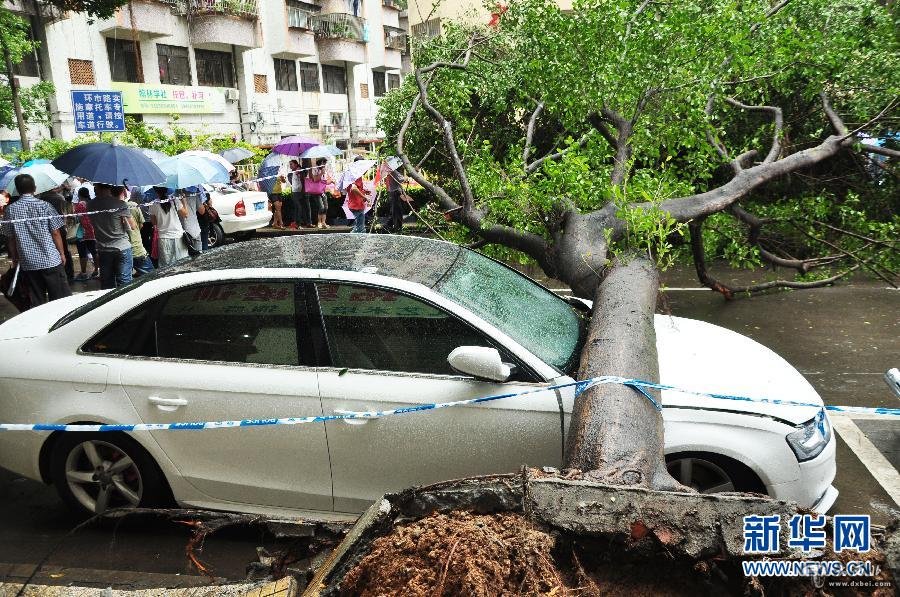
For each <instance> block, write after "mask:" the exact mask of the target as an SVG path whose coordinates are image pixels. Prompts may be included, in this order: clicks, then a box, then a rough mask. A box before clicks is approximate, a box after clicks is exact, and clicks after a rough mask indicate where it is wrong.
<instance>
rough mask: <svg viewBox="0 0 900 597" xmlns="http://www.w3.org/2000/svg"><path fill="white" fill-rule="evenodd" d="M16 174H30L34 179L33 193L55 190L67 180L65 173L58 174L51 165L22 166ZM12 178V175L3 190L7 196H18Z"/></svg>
mask: <svg viewBox="0 0 900 597" xmlns="http://www.w3.org/2000/svg"><path fill="white" fill-rule="evenodd" d="M16 174H30V175H31V177H32V178H34V185H35V193H44V192H46V191H49V190H51V189H55V188H56V187H58V186H61V185H62V183H64V182H66V180H68V178H69V177H68V176H67V175H66V173H65V172H60V171H59V170H57V169H56V168H54V167H53V165H52V164H44V163H41V164H33V165H31V166H23V167H22V168H21V169H20V170H19V171H18V172H16ZM14 177H15V175H13V179H12V180H10V181H9V183H7V185H6V187H5V188H6V191H7V192H8V193H9V194H11V195H18V194H19V191H18V190H17V189H16V186H15V184H16V181H15V178H14Z"/></svg>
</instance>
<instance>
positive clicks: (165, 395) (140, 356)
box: [92, 280, 332, 511]
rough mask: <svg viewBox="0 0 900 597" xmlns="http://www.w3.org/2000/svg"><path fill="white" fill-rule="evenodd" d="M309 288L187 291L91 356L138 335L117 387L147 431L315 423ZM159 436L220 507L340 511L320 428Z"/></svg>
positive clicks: (144, 313) (229, 285) (238, 285)
mask: <svg viewBox="0 0 900 597" xmlns="http://www.w3.org/2000/svg"><path fill="white" fill-rule="evenodd" d="M303 289H304V286H303V285H302V284H296V283H295V282H294V281H291V280H248V281H228V282H213V283H204V284H200V285H195V286H190V287H186V288H181V289H178V290H175V291H172V292H170V293H168V294H167V295H164V296H163V297H160V298H159V299H158V300H157V301H155V303H154V304H153V306H152V307H146V306H144V307H140V308H138V310H137V311H135V312H132V313H131V314H130V315H127V316H125V317H124V318H123V319H122V320H120V322H119V324H118V329H117V330H113V331H112V332H114V333H107V334H101V335H100V336H99V337H98V338H97V339H96V340H95V341H94V342H93V348H92V350H93V351H94V352H98V351H99V352H110V351H115V350H121V348H117V347H116V346H115V344H116V343H117V342H119V343H121V342H122V338H123V336H124V337H131V338H132V340H131V345H130V348H129V349H128V350H129V351H130V352H131V353H132V354H133V356H134V357H135V358H129V359H124V360H123V362H122V365H121V368H120V371H121V378H120V379H121V383H122V385H123V387H124V389H125V391H126V393H127V394H128V397H129V398H130V399H131V402H132V403H133V405H134V407H135V409H136V410H137V412H138V414H139V416H140V417H141V419H142V420H143V421H144V422H153V423H157V422H158V423H183V422H194V421H222V420H239V419H268V418H276V417H288V416H293V417H306V416H318V415H321V414H322V407H321V401H320V399H319V395H318V384H317V379H316V370H315V367H313V366H309V358H308V355H309V354H310V353H311V351H310V350H309V349H308V347H309V343H308V332H307V327H306V325H305V324H304V321H305V302H304V297H303V296H302V294H303ZM152 435H153V439H154V440H155V441H156V442H157V443H158V444H159V446H160V447H161V448H162V450H163V451H164V452H165V453H166V455H167V456H168V457H169V459H170V460H171V461H172V462H173V463H174V465H175V466H176V467H177V469H178V470H179V471H180V473H181V475H182V477H183V478H184V479H185V480H186V481H187V482H188V483H190V484H191V485H192V486H193V487H194V488H195V489H196V490H198V491H200V492H202V493H203V494H205V495H206V496H209V497H211V498H213V499H214V500H220V501H229V502H239V503H245V504H254V505H265V506H275V507H285V508H298V509H308V510H324V511H331V510H332V495H331V470H330V465H329V461H328V449H327V445H326V441H325V428H324V425H323V424H322V423H308V424H302V425H292V426H263V427H240V428H229V429H208V430H197V431H157V432H153V433H152Z"/></svg>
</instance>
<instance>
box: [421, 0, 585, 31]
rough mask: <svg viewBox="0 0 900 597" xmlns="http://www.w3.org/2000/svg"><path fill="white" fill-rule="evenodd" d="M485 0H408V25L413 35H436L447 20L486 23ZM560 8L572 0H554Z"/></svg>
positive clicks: (504, 1)
mask: <svg viewBox="0 0 900 597" xmlns="http://www.w3.org/2000/svg"><path fill="white" fill-rule="evenodd" d="M514 1H515V0H497V1H496V2H495V3H493V4H494V5H495V6H501V5H508V4H510V3H511V2H514ZM486 4H487V5H490V4H492V3H491V2H485V0H409V9H408V10H409V27H410V33H411V34H412V35H413V36H415V37H426V38H429V37H437V36H438V35H440V34H441V27H442V25H443V24H446V23H447V22H448V21H457V22H463V23H466V24H487V23H488V21H490V18H491V11H490V10H488V8H486V6H485V5H486ZM556 4H557V5H558V6H559V7H560V8H561V9H562V10H571V9H572V0H556Z"/></svg>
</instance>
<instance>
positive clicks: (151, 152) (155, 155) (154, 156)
mask: <svg viewBox="0 0 900 597" xmlns="http://www.w3.org/2000/svg"><path fill="white" fill-rule="evenodd" d="M138 151H140V152H141V153H142V154H144V155H145V156H147V157H148V158H150V159H151V160H153V161H154V162H161V161H162V160H167V159H169V158H170V157H172V156H170V155H168V154H165V153H163V152H161V151H157V150H155V149H149V148H147V147H138Z"/></svg>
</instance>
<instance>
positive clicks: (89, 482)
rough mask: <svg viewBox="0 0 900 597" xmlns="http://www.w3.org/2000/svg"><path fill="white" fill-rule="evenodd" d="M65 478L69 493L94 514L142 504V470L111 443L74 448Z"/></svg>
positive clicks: (69, 458) (84, 443)
mask: <svg viewBox="0 0 900 597" xmlns="http://www.w3.org/2000/svg"><path fill="white" fill-rule="evenodd" d="M65 474H66V482H67V484H68V486H69V491H71V492H72V495H73V496H74V497H75V499H77V500H78V501H79V502H80V503H81V505H82V506H84V508H86V509H87V510H89V511H90V512H93V513H94V514H101V513H103V512H105V511H106V510H109V509H111V508H122V507H124V508H135V507H137V506H138V504H140V503H141V498H142V496H143V493H144V485H143V479H142V478H141V472H140V470H139V469H138V467H137V465H136V464H135V463H134V461H133V460H132V459H131V457H130V456H129V455H128V454H126V453H125V452H124V451H123V450H122V449H121V448H119V447H118V446H116V445H114V444H111V443H109V442H104V441H100V440H88V441H84V442H81V443H80V444H77V445H76V446H74V447H73V448H72V450H71V451H69V454H68V456H67V457H66V465H65Z"/></svg>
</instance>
